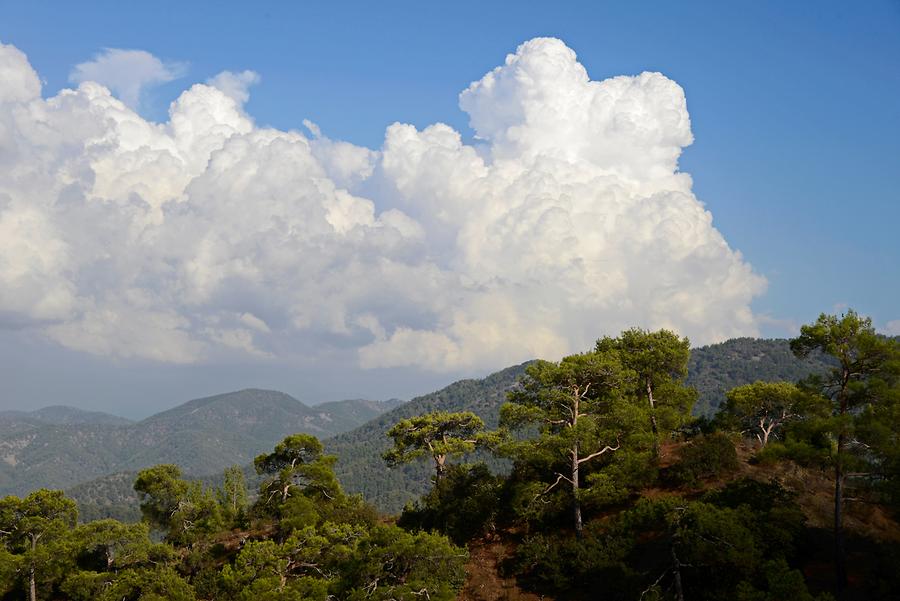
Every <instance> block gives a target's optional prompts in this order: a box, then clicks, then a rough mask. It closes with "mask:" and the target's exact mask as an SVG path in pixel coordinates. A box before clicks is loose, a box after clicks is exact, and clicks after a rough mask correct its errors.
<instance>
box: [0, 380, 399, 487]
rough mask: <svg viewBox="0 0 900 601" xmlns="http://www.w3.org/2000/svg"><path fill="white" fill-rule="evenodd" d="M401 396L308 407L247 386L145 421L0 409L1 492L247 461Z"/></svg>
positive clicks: (339, 426)
mask: <svg viewBox="0 0 900 601" xmlns="http://www.w3.org/2000/svg"><path fill="white" fill-rule="evenodd" d="M395 405H396V401H392V402H390V403H384V404H383V403H378V402H372V401H363V400H348V401H338V402H333V403H327V404H325V405H322V406H318V407H308V406H306V405H304V404H303V403H301V402H300V401H298V400H296V399H294V398H292V397H290V396H288V395H286V394H284V393H281V392H275V391H268V390H255V389H250V390H242V391H239V392H233V393H228V394H222V395H216V396H212V397H207V398H202V399H195V400H192V401H188V402H187V403H184V404H182V405H179V406H177V407H175V408H173V409H170V410H168V411H163V412H161V413H158V414H156V415H153V416H150V417H148V418H146V419H144V420H142V421H140V422H136V423H132V422H130V421H128V420H125V419H121V418H116V417H115V416H110V415H106V414H99V413H91V412H84V411H80V410H77V409H72V408H59V407H56V408H47V409H41V410H38V411H35V412H31V413H27V412H6V413H4V414H0V494H10V493H12V494H24V493H27V492H29V491H31V490H33V489H35V488H39V487H42V486H43V487H53V488H70V487H72V486H75V485H78V484H81V483H84V482H88V481H91V480H94V479H96V478H100V477H103V476H106V475H109V474H113V473H116V472H122V471H136V470H138V469H141V468H143V467H147V466H149V465H154V464H157V463H176V464H178V465H179V466H181V468H182V469H183V470H184V471H185V472H186V473H189V474H193V475H198V476H204V475H207V474H214V473H218V472H221V470H222V469H223V468H224V467H227V466H229V465H232V464H233V463H238V464H249V463H250V462H251V461H252V460H253V458H254V457H255V456H256V455H257V454H258V453H260V452H262V451H264V450H265V449H267V448H270V447H271V446H272V444H274V443H275V442H276V441H278V440H280V439H281V438H283V437H284V436H286V435H288V434H293V433H296V432H305V433H310V434H315V435H316V436H319V437H323V438H324V437H327V436H331V435H333V434H337V433H340V432H343V431H345V430H347V429H350V428H353V427H356V426H358V425H360V424H362V423H364V422H366V421H368V420H369V419H371V418H373V417H375V416H377V415H379V414H380V413H382V412H383V411H385V410H387V409H389V408H391V407H394V406H395Z"/></svg>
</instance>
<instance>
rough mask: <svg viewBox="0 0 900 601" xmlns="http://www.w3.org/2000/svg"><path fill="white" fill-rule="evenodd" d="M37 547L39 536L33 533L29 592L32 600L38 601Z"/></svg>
mask: <svg viewBox="0 0 900 601" xmlns="http://www.w3.org/2000/svg"><path fill="white" fill-rule="evenodd" d="M36 548H37V538H35V536H34V535H33V534H32V535H31V565H30V566H29V569H28V594H29V599H31V601H37V587H36V586H35V582H34V553H35V549H36Z"/></svg>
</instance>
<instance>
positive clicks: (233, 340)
mask: <svg viewBox="0 0 900 601" xmlns="http://www.w3.org/2000/svg"><path fill="white" fill-rule="evenodd" d="M129 52H139V51H129ZM104 56H106V55H104ZM97 62H99V61H97ZM80 67H81V66H80ZM165 70H166V68H165V66H164V67H163V71H165ZM84 71H85V70H84V69H82V70H81V71H80V72H84ZM100 72H101V75H103V74H105V73H108V72H106V71H103V70H102V69H101V70H100ZM147 72H148V71H145V73H147ZM167 72H168V71H167ZM0 74H2V75H3V77H4V81H11V82H14V83H15V88H14V89H11V90H10V89H6V88H4V90H3V91H2V92H0V150H2V152H0V168H2V171H0V327H17V328H22V327H25V328H31V329H34V330H37V331H40V332H42V333H43V334H44V335H45V336H47V337H49V338H50V339H52V340H55V341H56V342H58V343H59V344H62V345H64V346H67V347H70V348H75V349H79V350H82V351H85V352H90V353H94V354H99V355H108V356H123V357H130V356H136V357H143V358H148V359H152V360H158V361H168V362H175V363H187V362H194V361H217V360H219V359H220V358H223V357H232V358H233V357H235V356H237V357H253V358H256V359H257V360H267V359H268V358H271V357H276V358H285V357H295V358H302V359H304V360H305V361H313V362H314V361H329V360H332V359H331V358H332V357H335V356H344V355H345V354H346V352H348V351H350V352H355V353H356V354H357V356H358V359H359V363H360V365H362V366H363V367H367V368H376V367H394V366H419V367H422V368H425V369H429V370H438V371H441V370H448V371H449V370H459V369H467V368H472V367H475V366H477V367H479V368H491V367H500V366H503V365H507V364H509V363H511V362H513V361H519V360H524V359H529V358H532V357H535V356H542V357H551V358H552V357H558V356H560V355H562V354H564V353H567V352H571V351H578V350H583V349H586V348H588V347H589V346H590V345H591V343H592V341H593V339H594V338H596V337H597V336H598V335H601V334H604V333H616V332H618V331H619V330H621V329H622V328H625V327H629V326H632V325H640V326H645V327H653V328H657V327H671V328H675V329H677V330H679V331H680V332H683V333H685V334H687V335H689V336H691V337H692V339H693V341H694V342H696V343H706V342H712V341H716V340H721V339H723V338H726V337H729V336H735V335H753V334H756V333H757V319H756V317H755V316H754V315H753V314H752V312H751V310H750V302H751V300H752V299H753V297H754V296H756V295H758V294H760V293H761V292H762V291H763V289H764V287H765V281H764V280H763V278H761V277H760V276H758V275H756V274H754V273H753V271H752V269H751V268H750V266H749V265H748V264H747V263H746V262H745V261H744V260H743V258H742V257H741V256H740V254H739V253H737V252H736V251H734V250H732V249H731V248H729V246H728V244H727V243H726V241H725V240H724V239H723V238H722V236H721V235H720V234H719V232H718V231H717V230H716V229H715V228H714V227H713V225H712V216H711V215H710V213H709V212H708V211H706V210H705V208H704V207H703V205H702V203H700V201H698V200H697V199H696V198H695V197H694V195H693V193H692V191H691V185H692V183H691V179H690V176H688V175H687V174H685V173H681V172H679V171H678V170H677V160H678V156H679V154H680V152H681V150H682V148H683V147H684V146H686V145H688V144H690V142H691V139H692V137H691V131H690V119H689V117H688V113H687V108H686V103H685V98H684V94H683V92H682V90H681V88H680V87H679V86H678V85H677V84H676V83H674V82H672V81H671V80H669V79H667V78H665V77H664V76H662V75H660V74H658V73H644V74H641V75H638V76H635V77H616V78H613V79H608V80H604V81H599V82H597V81H591V80H590V79H589V77H588V75H587V73H586V72H585V70H584V68H583V67H582V66H581V65H580V64H579V63H578V62H577V60H576V58H575V55H574V53H573V52H572V51H571V50H570V49H568V48H567V47H566V46H565V45H564V44H563V43H562V42H560V41H558V40H550V39H538V40H532V41H530V42H527V43H526V44H523V45H522V46H521V47H520V48H519V49H518V50H517V52H516V53H515V54H512V55H510V56H509V57H508V58H507V60H506V62H505V64H504V65H503V66H501V67H498V68H497V69H495V70H494V71H492V72H491V73H489V74H487V75H486V76H485V77H484V78H482V79H481V80H479V81H478V82H475V83H473V84H472V85H471V86H469V87H468V89H466V90H465V91H464V92H463V93H462V94H461V96H460V105H461V106H462V108H463V109H464V110H466V111H467V112H468V113H469V115H470V118H471V123H472V126H473V128H474V129H475V131H476V133H477V135H478V137H479V141H478V143H477V145H476V146H472V145H467V144H464V143H463V142H462V137H461V135H460V134H459V132H456V131H454V130H453V129H452V128H450V127H448V126H446V125H443V124H436V125H432V126H430V127H427V128H425V129H423V130H421V131H420V130H417V129H416V128H414V127H413V126H410V125H404V124H399V123H398V124H394V125H392V126H391V127H389V128H388V129H387V131H386V134H385V141H384V145H383V147H382V148H381V149H380V150H372V149H368V148H362V147H359V146H355V145H353V144H350V143H347V142H343V141H340V140H331V139H329V138H327V137H326V136H324V135H323V134H322V133H321V132H320V131H319V128H318V127H317V126H315V124H313V123H310V122H305V125H306V127H307V129H308V130H309V132H310V135H309V136H305V135H303V134H301V133H299V132H293V131H292V132H284V131H278V130H275V129H268V128H260V127H258V126H256V125H255V124H254V123H253V121H252V120H251V119H250V117H249V116H248V115H246V114H245V112H244V109H243V104H244V103H245V102H246V101H247V98H248V88H249V86H250V85H252V84H253V83H255V82H256V80H257V76H256V75H255V74H254V73H253V72H249V71H245V72H243V73H240V74H235V73H229V72H223V73H222V74H220V75H218V76H216V77H215V78H213V79H211V80H210V81H209V82H208V85H202V84H197V85H194V86H192V87H191V88H189V89H188V90H186V91H185V92H184V93H183V94H182V95H181V96H180V97H179V99H178V100H177V101H176V102H174V103H173V104H172V106H171V108H170V114H169V120H168V122H166V123H162V124H155V123H151V122H148V121H146V120H144V119H143V118H141V117H140V116H139V115H137V114H136V113H135V112H134V111H133V110H132V109H131V108H129V107H128V106H127V103H126V104H123V102H120V101H119V100H117V99H115V98H113V97H112V96H111V95H110V93H109V91H108V90H107V89H105V88H104V87H102V86H100V85H98V84H97V83H94V82H91V81H87V77H86V76H85V77H81V76H79V78H78V79H79V80H83V82H82V83H81V85H79V87H78V89H76V90H64V91H62V92H60V93H59V94H58V95H57V96H54V97H52V98H49V99H46V100H44V99H41V97H40V85H39V83H38V82H39V80H38V78H37V75H36V74H35V73H34V71H33V70H32V69H31V67H30V66H29V65H28V63H27V59H26V58H25V56H24V55H23V54H22V53H21V52H19V51H18V50H16V49H15V48H13V47H11V46H0ZM169 74H170V75H171V73H170V72H169ZM157 80H158V78H157ZM133 81H139V82H140V83H137V84H127V85H132V90H133V98H137V97H138V96H139V94H140V88H141V86H142V85H145V84H146V83H148V82H151V81H153V80H152V79H148V78H147V76H146V75H145V76H142V77H137V78H136V79H135V80H133ZM106 84H107V85H109V86H111V87H114V86H113V84H112V83H110V81H109V80H108V79H107V81H106ZM117 85H119V88H118V90H119V91H118V93H119V95H120V96H124V95H125V93H124V92H122V89H123V88H122V87H121V86H123V85H125V86H126V87H127V85H126V84H121V83H120V84H117ZM135 86H136V87H135ZM114 89H116V88H115V87H114ZM362 189H366V190H371V191H373V192H372V194H373V197H372V198H366V197H363V196H361V193H360V190H362Z"/></svg>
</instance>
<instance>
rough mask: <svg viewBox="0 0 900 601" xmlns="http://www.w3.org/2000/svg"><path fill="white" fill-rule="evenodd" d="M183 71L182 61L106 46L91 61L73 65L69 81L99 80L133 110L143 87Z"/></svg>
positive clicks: (185, 68)
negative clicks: (171, 60) (166, 60)
mask: <svg viewBox="0 0 900 601" xmlns="http://www.w3.org/2000/svg"><path fill="white" fill-rule="evenodd" d="M186 70H187V66H186V65H185V64H184V63H179V62H168V63H164V62H162V61H161V60H159V59H158V58H156V57H155V56H153V55H152V54H150V53H149V52H147V51H145V50H124V49H121V48H106V49H104V50H103V52H100V53H98V54H97V55H96V56H94V59H93V60H91V61H87V62H83V63H79V64H77V65H75V68H74V69H72V72H71V73H70V74H69V81H70V82H72V83H76V84H79V83H83V82H86V81H92V82H96V83H99V84H100V85H103V86H106V87H107V88H109V89H110V90H112V91H113V92H114V93H115V94H116V96H118V98H119V99H120V100H121V101H122V102H124V103H125V104H127V105H128V106H129V107H131V108H132V109H137V108H138V106H139V105H140V100H141V92H142V91H143V90H144V89H145V88H148V87H151V86H155V85H159V84H163V83H167V82H170V81H172V80H174V79H178V78H179V77H181V76H182V75H184V73H185V71H186Z"/></svg>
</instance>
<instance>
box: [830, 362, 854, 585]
mask: <svg viewBox="0 0 900 601" xmlns="http://www.w3.org/2000/svg"><path fill="white" fill-rule="evenodd" d="M849 382H850V372H849V370H847V368H844V369H843V373H842V375H841V390H840V392H839V393H838V401H839V403H840V406H839V415H840V416H841V417H843V416H844V415H845V414H846V413H847V408H848V407H847V386H848V384H849ZM841 428H842V429H843V424H841ZM845 444H846V437H845V436H844V432H843V430H842V431H841V432H840V433H839V434H838V439H837V450H836V452H835V461H834V573H835V576H836V577H837V590H838V596H840V593H841V592H842V591H843V590H844V589H845V588H847V560H846V556H845V550H844V465H843V463H844V445H845Z"/></svg>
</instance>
